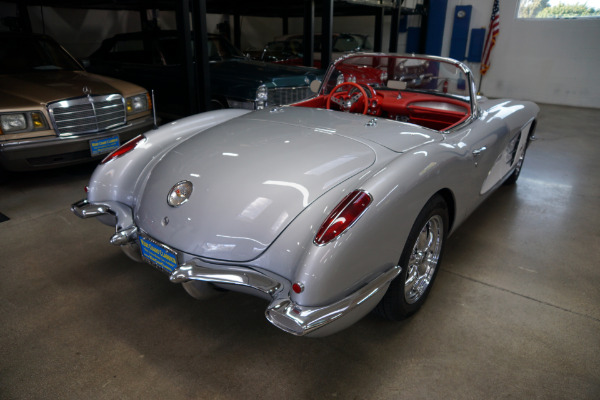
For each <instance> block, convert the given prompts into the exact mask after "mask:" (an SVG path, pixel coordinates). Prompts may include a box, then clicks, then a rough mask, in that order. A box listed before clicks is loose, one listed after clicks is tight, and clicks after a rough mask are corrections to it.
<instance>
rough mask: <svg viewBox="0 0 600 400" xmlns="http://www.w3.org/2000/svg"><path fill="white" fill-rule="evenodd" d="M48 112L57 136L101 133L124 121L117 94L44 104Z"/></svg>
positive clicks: (122, 123)
mask: <svg viewBox="0 0 600 400" xmlns="http://www.w3.org/2000/svg"><path fill="white" fill-rule="evenodd" d="M48 111H49V113H50V118H51V119H52V125H53V126H54V128H55V129H56V131H57V132H58V134H59V135H60V136H70V135H75V134H82V133H93V132H102V131H105V130H107V129H110V128H114V127H116V126H119V125H124V124H125V122H126V119H125V102H124V101H123V96H121V95H120V94H111V95H106V96H86V97H78V98H76V99H70V100H63V101H57V102H55V103H51V104H49V105H48Z"/></svg>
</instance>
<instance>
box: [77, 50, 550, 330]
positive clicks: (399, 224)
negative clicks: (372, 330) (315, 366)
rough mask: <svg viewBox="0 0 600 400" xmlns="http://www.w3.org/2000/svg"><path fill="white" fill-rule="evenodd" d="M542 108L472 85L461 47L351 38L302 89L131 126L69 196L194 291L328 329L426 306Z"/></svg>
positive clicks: (286, 325) (511, 170)
mask: <svg viewBox="0 0 600 400" xmlns="http://www.w3.org/2000/svg"><path fill="white" fill-rule="evenodd" d="M315 89H316V87H315ZM538 111H539V109H538V107H537V105H535V104H534V103H531V102H527V101H513V100H506V99H503V100H490V99H486V98H483V97H479V96H477V94H476V89H475V84H474V82H473V76H472V74H471V71H469V69H468V68H467V66H465V65H464V64H462V63H460V62H458V61H455V60H451V59H447V58H440V57H431V56H407V55H387V54H366V53H355V54H352V55H348V56H345V57H342V58H340V59H339V60H337V61H335V62H334V63H333V64H332V65H331V66H330V68H329V70H328V72H327V74H326V75H325V79H324V81H323V82H322V83H320V87H319V88H318V90H317V91H316V95H315V96H314V97H312V98H310V99H308V100H305V101H303V102H300V103H296V104H294V105H291V106H284V107H281V106H277V105H269V106H267V107H265V108H264V109H262V110H258V111H248V110H234V109H227V110H219V111H212V112H207V113H203V114H198V115H195V116H191V117H188V118H184V119H181V120H177V121H175V122H172V123H170V124H168V125H165V126H163V127H161V128H159V129H157V130H152V131H149V132H147V133H145V134H143V135H141V136H138V137H136V138H135V139H133V140H131V141H130V142H128V143H126V144H124V145H123V146H121V147H120V148H119V149H117V150H116V151H114V152H113V153H112V154H110V155H109V156H107V157H106V158H105V159H104V160H103V161H102V162H101V164H100V165H99V166H98V167H97V169H96V170H95V172H94V174H93V176H92V178H91V181H90V183H89V186H88V188H87V199H84V200H81V201H79V202H77V203H75V204H73V206H72V211H73V212H74V213H75V214H76V215H78V216H80V217H82V218H88V217H96V218H98V220H100V221H101V222H102V223H104V224H107V225H110V226H114V227H116V233H115V234H114V235H113V236H112V238H111V239H110V242H111V243H112V244H114V245H118V246H120V247H121V248H122V249H123V250H124V252H125V253H126V254H127V255H129V256H130V257H131V258H133V259H135V260H138V261H142V260H143V261H145V262H147V263H149V264H151V265H153V266H154V267H156V268H157V269H159V270H160V271H162V272H164V273H166V274H167V275H168V276H169V279H170V281H171V282H174V283H182V284H183V287H184V288H185V290H186V291H187V292H188V293H189V294H190V295H192V296H193V297H196V298H198V299H203V298H207V297H209V296H211V295H213V294H214V293H217V292H219V291H223V290H224V289H225V290H235V291H240V292H245V293H248V294H253V295H257V296H261V297H264V298H265V299H267V300H268V301H269V304H268V306H267V307H266V311H265V314H266V317H267V319H268V320H269V321H270V322H271V323H273V324H274V325H275V326H277V327H278V328H281V329H282V330H284V331H286V332H289V333H291V334H294V335H310V336H325V335H329V334H332V333H335V332H338V331H340V330H341V329H344V328H346V327H348V326H349V325H351V324H353V323H354V322H356V321H357V320H359V319H360V318H362V317H363V316H364V315H366V314H367V313H369V312H370V311H372V310H375V312H377V313H378V314H380V315H382V316H383V317H386V318H389V319H391V320H399V319H403V318H406V317H407V316H409V315H411V314H413V313H414V312H416V311H417V310H418V309H419V308H420V307H421V305H422V304H423V303H424V301H425V299H426V298H427V295H428V293H429V291H430V290H431V287H432V285H433V282H434V279H435V277H436V273H437V272H438V270H439V268H440V262H441V260H442V255H443V253H444V246H445V243H446V239H447V237H448V235H449V234H450V233H452V232H453V231H454V230H455V229H456V228H457V226H459V224H460V223H461V222H462V221H464V220H465V219H466V218H467V216H468V215H469V214H470V213H471V212H472V211H473V210H474V209H475V208H476V207H477V206H478V205H479V204H481V202H482V201H483V200H484V199H485V198H486V197H488V196H489V195H490V193H492V192H493V191H494V189H496V188H498V187H499V186H500V185H502V184H512V183H514V182H515V181H516V180H517V178H518V177H519V173H520V172H521V167H522V165H523V160H524V157H525V152H526V150H527V146H528V144H529V142H530V140H531V139H532V136H533V134H534V129H535V124H536V116H537V113H538Z"/></svg>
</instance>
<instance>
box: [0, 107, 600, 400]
mask: <svg viewBox="0 0 600 400" xmlns="http://www.w3.org/2000/svg"><path fill="white" fill-rule="evenodd" d="M598 126H600V111H599V110H592V109H581V108H568V107H559V106H549V105H544V106H542V111H541V114H540V118H539V124H538V130H537V137H538V140H537V141H536V142H534V143H533V145H532V146H531V147H530V151H529V152H528V154H527V158H526V160H525V166H524V170H523V173H522V175H521V177H520V179H519V182H518V183H517V185H516V186H514V187H503V188H501V189H500V190H499V191H497V192H496V193H495V194H494V195H493V196H492V197H491V198H490V199H489V200H487V201H486V202H485V203H484V204H483V205H482V206H481V207H480V208H479V209H478V210H477V211H476V212H475V214H474V215H472V216H471V217H470V218H469V219H468V220H467V222H465V223H464V224H463V225H462V227H460V228H459V229H458V231H456V233H455V234H454V235H453V236H452V237H451V238H450V239H449V241H448V248H447V252H446V258H445V260H444V263H443V266H442V269H441V270H440V273H439V275H438V278H437V281H436V285H435V287H434V290H433V292H432V293H431V296H430V297H429V300H428V302H427V303H426V305H425V306H424V307H423V309H422V310H421V311H420V312H419V313H418V314H417V315H415V316H414V317H412V318H411V319H409V320H406V321H404V322H400V323H391V322H387V321H384V320H382V319H380V318H378V317H377V316H374V315H370V316H367V317H366V318H365V319H363V320H362V321H360V322H358V323H357V324H356V325H354V326H352V327H350V328H349V329H347V330H345V331H342V332H340V333H338V334H336V335H334V336H330V337H326V338H320V339H307V338H297V337H293V336H291V335H288V334H286V333H283V332H282V331H280V330H278V329H277V328H275V327H273V326H272V325H271V324H269V323H268V322H267V321H266V319H265V318H264V316H263V312H264V308H265V306H266V302H265V301H263V300H260V299H257V298H253V297H249V296H245V295H242V294H236V293H227V294H224V295H222V296H220V297H217V298H214V299H212V300H209V301H205V302H199V301H197V300H194V299H192V298H191V297H189V296H188V295H187V294H186V293H185V292H184V291H183V290H182V288H181V287H179V286H177V285H174V284H171V283H169V282H168V280H167V279H165V276H163V275H162V274H161V273H159V272H156V271H154V270H153V269H152V268H151V267H149V266H147V265H144V264H137V263H135V262H133V261H130V260H129V259H128V258H127V257H125V256H124V255H123V254H121V252H120V250H119V249H118V248H115V247H113V246H111V245H110V244H109V243H108V238H109V237H110V236H111V233H112V230H111V228H109V227H107V226H104V225H101V224H100V223H98V222H97V221H93V220H81V219H79V218H77V217H75V216H74V215H73V214H71V212H70V211H69V205H70V204H71V203H72V202H74V201H76V200H79V199H81V198H83V197H84V196H85V194H84V192H83V187H84V185H85V184H86V183H87V179H88V177H89V175H90V174H91V171H92V167H90V166H85V167H76V168H69V169H62V170H57V171H48V172H43V173H34V174H29V173H28V174H15V175H13V176H11V177H10V180H9V182H8V183H4V184H0V213H1V214H2V215H0V220H2V219H6V218H8V220H5V221H4V222H0V275H1V277H2V278H1V279H0V296H1V302H0V398H1V399H170V400H174V399H256V400H258V399H329V398H331V399H405V398H406V399H496V398H498V399H499V398H514V399H536V398H539V399H598V398H600V156H599V151H600V131H599V130H598ZM2 216H5V217H6V218H3V217H2Z"/></svg>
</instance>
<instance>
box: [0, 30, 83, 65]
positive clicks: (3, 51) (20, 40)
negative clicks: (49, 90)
mask: <svg viewBox="0 0 600 400" xmlns="http://www.w3.org/2000/svg"><path fill="white" fill-rule="evenodd" d="M46 70H67V71H76V70H81V67H80V66H79V65H78V64H77V62H76V61H75V60H74V59H73V58H72V57H71V56H70V55H69V54H68V53H67V52H66V51H64V50H63V49H62V48H61V47H60V46H59V45H58V44H57V43H56V42H54V41H53V40H50V39H48V38H45V37H41V36H37V37H35V36H30V37H18V36H14V37H10V40H0V73H3V74H12V73H22V72H31V71H46Z"/></svg>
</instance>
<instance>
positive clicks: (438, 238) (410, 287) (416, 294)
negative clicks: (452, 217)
mask: <svg viewBox="0 0 600 400" xmlns="http://www.w3.org/2000/svg"><path fill="white" fill-rule="evenodd" d="M443 233H444V221H443V220H442V217H440V216H439V215H434V216H433V217H431V218H430V219H429V221H427V222H426V223H425V225H423V228H421V232H420V233H419V236H417V240H416V241H415V244H414V245H413V248H412V252H411V254H410V259H409V260H408V266H407V273H406V282H405V283H404V298H405V300H406V302H407V303H408V304H414V303H416V302H417V301H418V300H419V299H420V298H421V296H423V293H425V291H426V290H427V288H428V287H429V284H430V283H431V279H432V278H433V274H434V273H435V269H436V268H437V265H438V261H439V259H440V253H441V251H442V239H443Z"/></svg>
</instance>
